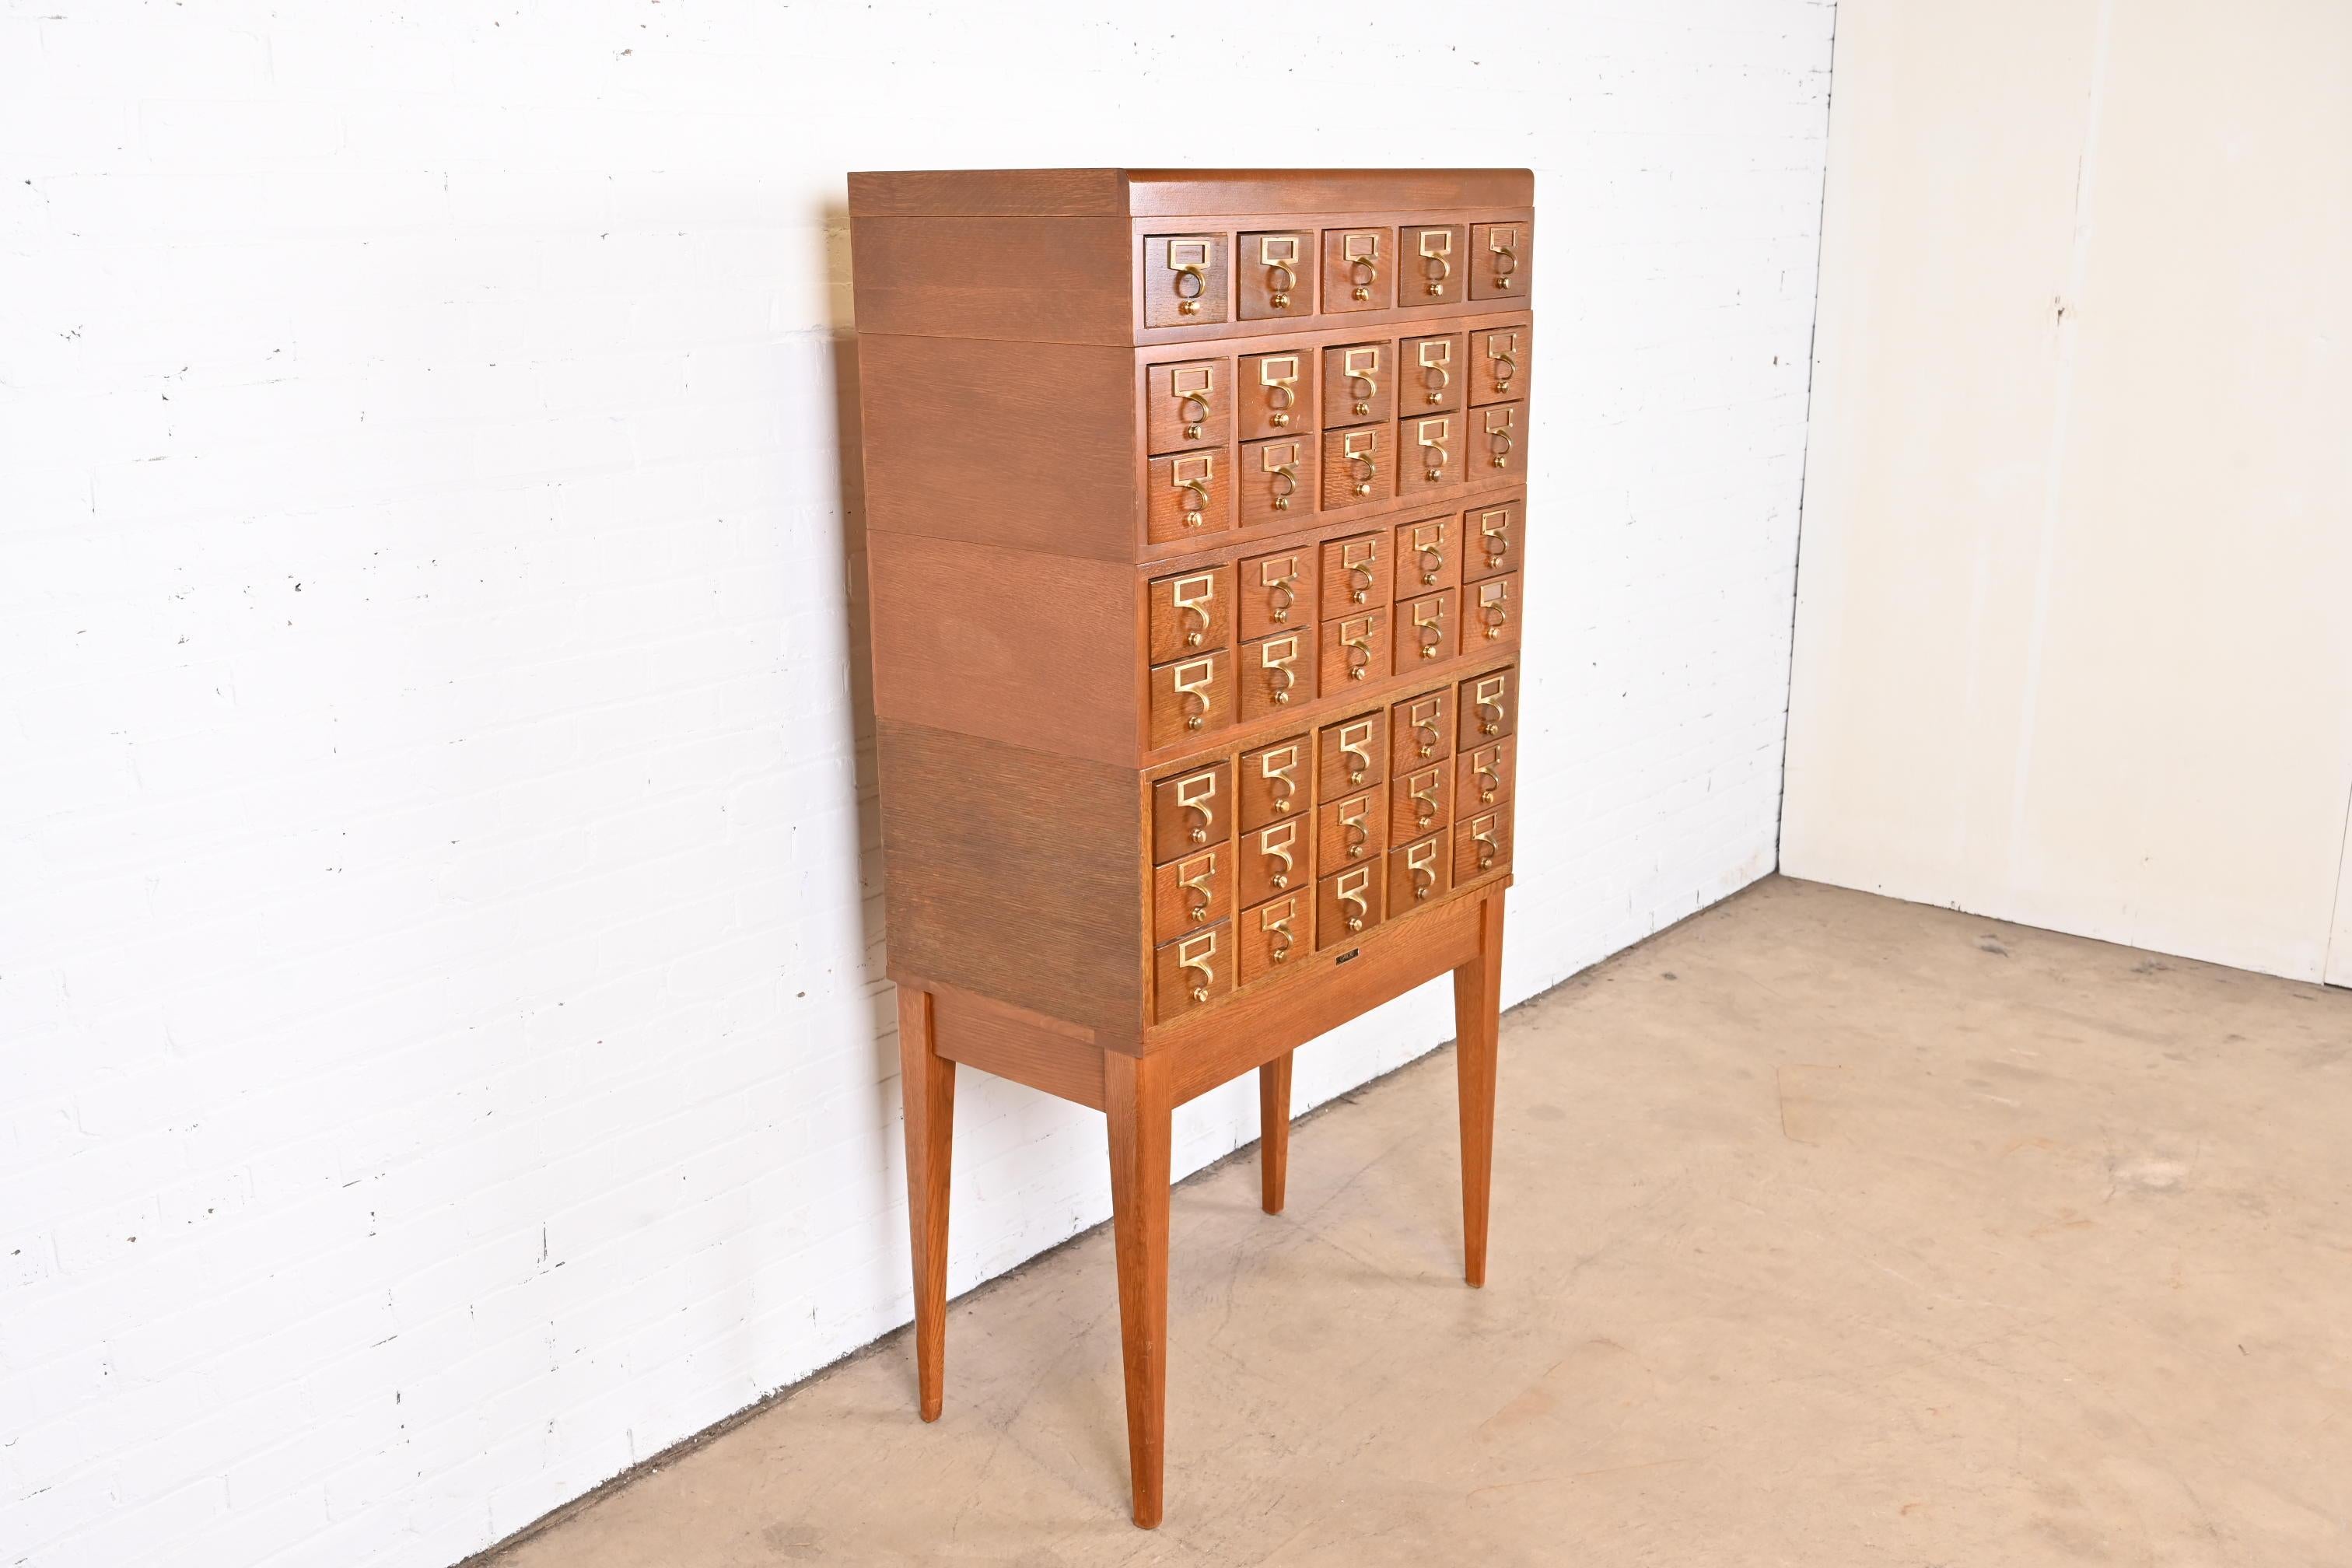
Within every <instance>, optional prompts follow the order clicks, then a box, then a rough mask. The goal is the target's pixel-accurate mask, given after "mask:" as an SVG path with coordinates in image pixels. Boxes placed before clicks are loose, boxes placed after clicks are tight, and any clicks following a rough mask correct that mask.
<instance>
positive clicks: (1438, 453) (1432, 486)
mask: <svg viewBox="0 0 2352 1568" xmlns="http://www.w3.org/2000/svg"><path fill="white" fill-rule="evenodd" d="M1463 434H1464V429H1463V422H1462V416H1461V415H1459V414H1431V415H1425V416H1419V417H1415V418H1412V419H1400V420H1398V421H1397V494H1399V495H1401V496H1403V497H1405V498H1406V499H1408V500H1410V499H1411V498H1412V497H1413V496H1414V495H1416V494H1419V493H1421V492H1423V491H1424V490H1442V489H1445V488H1447V487H1448V486H1450V485H1458V484H1460V483H1462V481H1463V479H1465V477H1466V476H1465V474H1464V472H1463V468H1462V457H1463V452H1462V437H1463Z"/></svg>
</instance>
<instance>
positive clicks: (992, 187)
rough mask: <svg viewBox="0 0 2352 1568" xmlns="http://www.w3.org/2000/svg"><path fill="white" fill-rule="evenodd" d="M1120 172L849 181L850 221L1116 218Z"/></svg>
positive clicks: (948, 172) (1122, 192)
mask: <svg viewBox="0 0 2352 1568" xmlns="http://www.w3.org/2000/svg"><path fill="white" fill-rule="evenodd" d="M1127 210H1128V201H1127V171H1126V170H1124V169H906V170H897V171H887V172H885V171H877V172H871V173H860V174H852V175H850V176H849V212H850V216H852V217H1118V216H1125V214H1126V212H1127Z"/></svg>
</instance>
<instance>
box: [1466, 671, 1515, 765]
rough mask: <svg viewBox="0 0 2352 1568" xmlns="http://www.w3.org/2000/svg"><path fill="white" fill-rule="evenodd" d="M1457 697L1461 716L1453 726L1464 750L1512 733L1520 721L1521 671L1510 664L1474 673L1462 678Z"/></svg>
mask: <svg viewBox="0 0 2352 1568" xmlns="http://www.w3.org/2000/svg"><path fill="white" fill-rule="evenodd" d="M1456 700H1457V701H1458V702H1459V703H1460V704H1461V706H1460V707H1459V709H1457V711H1458V712H1459V713H1460V714H1461V715H1462V718H1461V721H1460V722H1459V723H1458V724H1457V725H1456V726H1455V727H1454V744H1455V745H1456V746H1457V747H1458V748H1460V749H1461V750H1463V751H1465V752H1466V751H1468V750H1470V749H1471V748H1472V747H1473V746H1483V745H1485V744H1486V742H1489V741H1493V740H1498V739H1500V738H1501V737H1503V736H1505V735H1507V734H1510V733H1511V732H1512V731H1514V730H1516V729H1517V727H1518V722H1519V675H1518V671H1517V670H1516V669H1511V668H1503V669H1498V670H1496V671H1495V672H1494V673H1492V674H1491V675H1474V676H1472V677H1471V678H1470V679H1467V680H1465V681H1464V682H1462V684H1461V686H1460V688H1459V689H1458V695H1457V698H1456Z"/></svg>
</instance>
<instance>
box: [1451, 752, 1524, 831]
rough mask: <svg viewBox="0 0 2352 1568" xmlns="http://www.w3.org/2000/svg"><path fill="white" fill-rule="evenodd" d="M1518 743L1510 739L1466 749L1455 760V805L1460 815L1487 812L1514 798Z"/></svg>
mask: <svg viewBox="0 0 2352 1568" xmlns="http://www.w3.org/2000/svg"><path fill="white" fill-rule="evenodd" d="M1517 755H1518V742H1517V741H1514V740H1512V739H1510V738H1509V737H1507V736H1506V737H1505V738H1504V739H1502V740H1499V741H1489V742H1486V744H1484V745H1482V746H1465V747H1464V748H1463V749H1462V754H1461V755H1460V756H1458V757H1456V758H1454V806H1455V809H1456V814H1457V815H1458V814H1459V813H1461V812H1465V811H1473V810H1475V811H1484V810H1486V808H1487V807H1489V806H1495V805H1502V804H1503V802H1505V801H1507V800H1508V799H1510V798H1511V774H1512V773H1513V772H1514V769H1513V767H1512V763H1513V761H1514V760H1515V759H1516V758H1517Z"/></svg>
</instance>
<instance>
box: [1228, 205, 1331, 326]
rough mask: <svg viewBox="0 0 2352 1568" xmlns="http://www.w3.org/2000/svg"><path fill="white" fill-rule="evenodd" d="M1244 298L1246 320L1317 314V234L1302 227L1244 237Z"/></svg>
mask: <svg viewBox="0 0 2352 1568" xmlns="http://www.w3.org/2000/svg"><path fill="white" fill-rule="evenodd" d="M1241 258H1242V259H1241V274H1240V276H1239V277H1238V278H1237V279H1235V282H1236V284H1237V285H1238V287H1237V288H1236V289H1235V290H1234V291H1235V292H1236V293H1238V294H1239V295H1240V296H1241V319H1242V320H1243V321H1286V320H1290V319H1292V318H1296V317H1301V316H1311V315H1313V314H1314V313H1315V275H1316V273H1317V272H1318V271H1319V270H1321V269H1320V268H1318V267H1317V266H1316V264H1315V235H1314V233H1313V231H1311V230H1308V229H1303V228H1286V229H1273V230H1266V231H1263V232H1259V233H1255V234H1245V235H1244V236H1242V242H1241Z"/></svg>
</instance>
